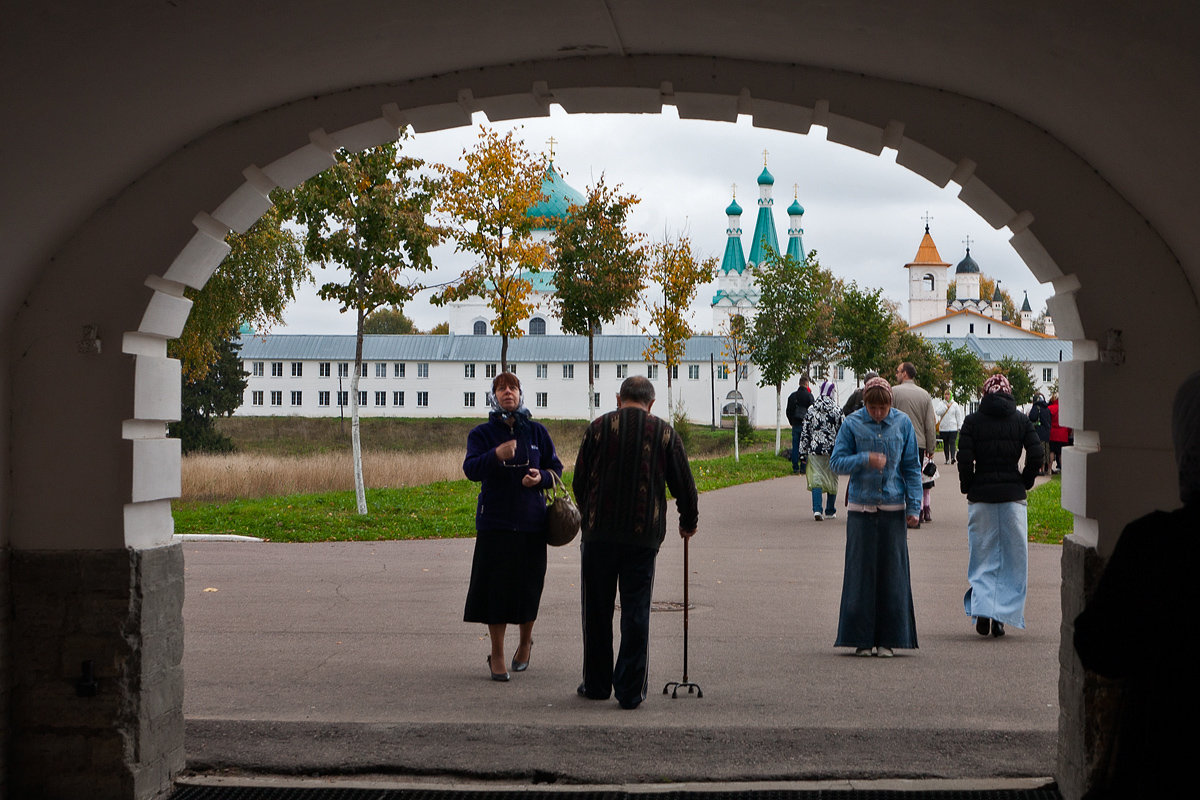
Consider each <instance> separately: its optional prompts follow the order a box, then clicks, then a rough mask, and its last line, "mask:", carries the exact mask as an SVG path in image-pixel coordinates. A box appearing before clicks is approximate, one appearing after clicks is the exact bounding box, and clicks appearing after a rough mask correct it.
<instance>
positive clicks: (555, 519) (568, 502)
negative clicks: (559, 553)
mask: <svg viewBox="0 0 1200 800" xmlns="http://www.w3.org/2000/svg"><path fill="white" fill-rule="evenodd" d="M550 478H551V480H552V485H551V487H550V489H549V490H547V491H545V492H544V494H545V496H546V544H548V545H550V546H551V547H562V546H563V545H565V544H570V543H571V542H572V541H574V539H575V536H576V534H578V533H579V522H580V520H581V516H580V514H579V509H578V508H577V507H576V506H575V501H574V500H572V499H571V493H570V492H569V491H567V487H566V484H564V483H563V482H562V478H560V477H558V474H557V473H555V472H554V471H550Z"/></svg>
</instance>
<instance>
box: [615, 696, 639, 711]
mask: <svg viewBox="0 0 1200 800" xmlns="http://www.w3.org/2000/svg"><path fill="white" fill-rule="evenodd" d="M617 704H618V705H620V706H621V708H623V709H625V710H626V711H632V710H633V709H635V708H637V707H638V706H640V705H641V704H642V699H641V698H640V697H639V698H638V699H636V700H630V701H629V702H626V701H624V700H618V701H617Z"/></svg>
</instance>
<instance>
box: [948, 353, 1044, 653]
mask: <svg viewBox="0 0 1200 800" xmlns="http://www.w3.org/2000/svg"><path fill="white" fill-rule="evenodd" d="M958 440H959V450H958V483H959V488H961V489H962V492H963V494H965V495H966V496H967V552H968V555H967V581H968V582H969V583H970V586H969V587H968V588H967V593H966V595H965V596H964V597H963V609H964V610H965V611H966V613H967V616H969V617H974V618H975V630H976V632H978V633H979V635H981V636H987V635H988V634H989V633H990V634H991V635H992V636H1003V635H1004V626H1005V625H1012V626H1013V627H1016V628H1024V627H1025V591H1026V587H1027V585H1028V581H1029V574H1028V572H1029V570H1028V564H1029V514H1028V509H1027V506H1026V500H1025V492H1026V491H1027V490H1029V489H1032V488H1033V481H1034V479H1035V478H1036V477H1037V474H1038V470H1039V469H1040V468H1041V464H1042V443H1041V440H1039V439H1038V435H1037V433H1036V432H1035V431H1034V429H1033V423H1031V422H1030V421H1029V418H1028V417H1026V416H1025V415H1024V414H1022V413H1021V412H1020V410H1018V409H1017V403H1016V401H1015V400H1014V399H1013V395H1012V386H1011V385H1009V382H1008V378H1006V377H1004V376H1003V375H1001V374H996V375H993V376H992V377H990V378H988V379H987V381H986V382H985V383H984V384H983V399H982V400H981V401H980V403H979V410H978V411H976V412H975V413H974V414H969V415H968V416H967V418H966V420H964V421H963V426H962V430H961V431H960V432H959V437H958ZM1022 451H1024V453H1025V466H1024V469H1021V468H1020V461H1021V453H1022Z"/></svg>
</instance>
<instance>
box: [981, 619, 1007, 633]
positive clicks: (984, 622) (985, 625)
mask: <svg viewBox="0 0 1200 800" xmlns="http://www.w3.org/2000/svg"><path fill="white" fill-rule="evenodd" d="M997 624H999V623H997ZM991 627H992V621H991V620H990V619H988V618H987V617H978V618H976V620H975V632H976V633H978V634H979V635H980V636H987V635H988V634H989V633H991V631H990V628H991ZM1003 631H1004V629H1003V628H1001V633H1000V635H1001V636H1003V635H1004V633H1003Z"/></svg>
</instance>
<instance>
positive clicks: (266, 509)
mask: <svg viewBox="0 0 1200 800" xmlns="http://www.w3.org/2000/svg"><path fill="white" fill-rule="evenodd" d="M791 471H792V465H791V462H789V461H788V460H787V459H784V458H781V457H779V456H776V455H775V454H774V453H772V452H771V451H770V450H758V451H753V452H749V453H743V454H742V458H741V461H740V462H739V463H735V462H734V460H733V457H732V456H726V457H723V458H713V459H704V460H693V461H692V474H693V476H694V477H695V479H696V486H697V488H698V489H699V490H700V491H701V492H709V491H712V490H714V489H722V488H724V487H726V486H734V485H737V484H741V483H751V482H754V481H761V480H770V479H772V478H780V477H783V476H785V475H789V474H791ZM565 478H566V480H567V485H568V486H569V485H570V482H571V475H570V473H569V472H568V473H567V474H566V476H565ZM1060 485H1061V484H1060V482H1059V480H1058V478H1057V477H1055V478H1054V479H1053V480H1051V481H1048V482H1046V483H1045V484H1044V485H1042V486H1039V487H1038V488H1037V489H1035V490H1033V491H1032V492H1030V493H1029V541H1031V542H1043V543H1047V544H1061V543H1062V539H1063V536H1065V535H1066V534H1068V533H1070V532H1071V530H1072V524H1073V518H1072V516H1071V513H1070V512H1069V511H1064V510H1063V509H1062V508H1061V507H1060V506H1059V489H1060ZM478 492H479V487H478V485H477V484H473V483H471V481H468V480H465V479H464V480H460V481H442V482H439V483H431V484H427V485H425V486H415V487H410V488H405V489H368V490H367V505H368V507H369V509H370V513H369V514H368V515H367V516H365V517H363V516H359V515H358V514H356V513H355V508H354V493H353V492H330V493H327V494H304V495H290V496H287V497H267V498H262V499H256V500H234V501H232V502H228V503H181V502H176V503H175V504H174V508H173V513H174V516H175V532H176V533H229V534H239V535H242V536H257V537H259V538H262V539H268V540H270V541H273V542H328V541H375V540H379V539H439V538H454V537H459V536H473V535H474V532H475V525H474V519H475V498H476V496H477V495H478Z"/></svg>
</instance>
